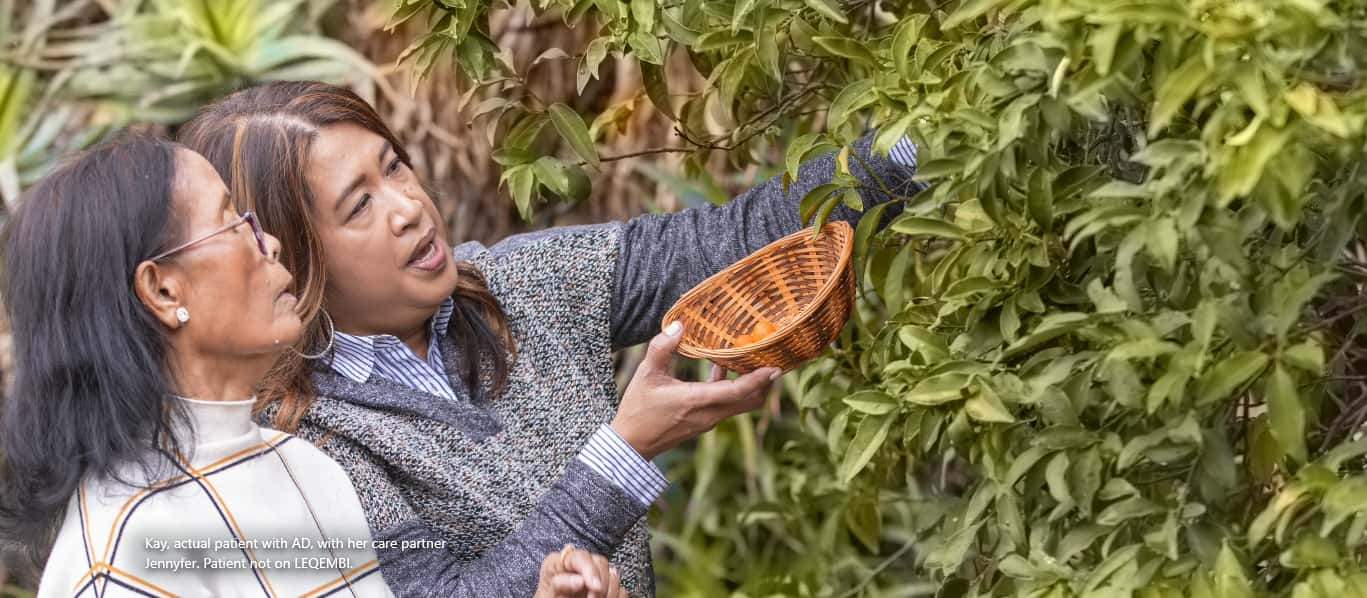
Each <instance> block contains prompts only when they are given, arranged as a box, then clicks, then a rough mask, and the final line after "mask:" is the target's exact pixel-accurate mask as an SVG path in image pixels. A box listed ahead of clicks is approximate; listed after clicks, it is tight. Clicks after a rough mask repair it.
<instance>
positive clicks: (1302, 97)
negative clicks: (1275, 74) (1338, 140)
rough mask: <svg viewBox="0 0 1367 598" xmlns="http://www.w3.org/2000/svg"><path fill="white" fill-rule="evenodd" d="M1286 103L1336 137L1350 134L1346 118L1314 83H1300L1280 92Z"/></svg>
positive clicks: (1331, 99)
mask: <svg viewBox="0 0 1367 598" xmlns="http://www.w3.org/2000/svg"><path fill="white" fill-rule="evenodd" d="M1282 99H1284V100H1286V104H1287V105H1288V106H1290V107H1291V109H1292V110H1295V111H1296V113H1297V114H1300V115H1301V118H1304V119H1305V120H1306V121H1307V122H1309V123H1310V124H1312V125H1314V126H1316V127H1319V128H1321V129H1323V130H1325V131H1328V132H1329V133H1331V134H1333V135H1336V136H1338V137H1348V136H1349V135H1351V134H1352V131H1351V130H1350V126H1349V124H1348V119H1347V118H1345V117H1344V116H1343V112H1341V111H1339V108H1338V105H1337V104H1335V103H1334V100H1333V98H1330V97H1329V96H1327V95H1325V94H1324V93H1323V92H1321V91H1320V90H1319V89H1318V88H1316V87H1315V86H1314V85H1311V84H1309V83H1301V84H1300V85H1297V86H1296V87H1295V88H1293V89H1289V90H1287V91H1286V92H1284V93H1283V94H1282Z"/></svg>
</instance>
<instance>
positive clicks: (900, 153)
mask: <svg viewBox="0 0 1367 598" xmlns="http://www.w3.org/2000/svg"><path fill="white" fill-rule="evenodd" d="M888 157H889V158H892V161H893V162H895V163H897V164H901V165H902V166H906V167H907V168H910V169H912V170H915V169H916V144H915V143H912V142H911V138H910V137H903V138H901V139H898V140H897V143H894V144H892V149H891V150H889V151H888Z"/></svg>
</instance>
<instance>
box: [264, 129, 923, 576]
mask: <svg viewBox="0 0 1367 598" xmlns="http://www.w3.org/2000/svg"><path fill="white" fill-rule="evenodd" d="M868 146H869V137H865V138H864V139H863V140H861V141H860V142H858V143H857V144H856V146H855V151H856V152H857V153H859V154H860V155H861V156H863V157H864V159H865V160H866V161H868V163H869V164H870V166H871V167H872V169H873V170H874V171H875V172H876V173H877V174H878V176H879V177H881V178H882V179H883V181H884V182H886V183H888V184H889V185H892V186H894V188H896V189H898V190H899V192H906V191H909V190H911V189H913V188H915V186H916V185H918V184H917V183H913V182H912V181H911V180H910V174H911V171H912V169H911V168H907V167H903V166H900V165H897V164H894V163H892V162H891V161H889V160H888V159H886V158H876V157H871V156H869V151H868ZM852 162H853V161H852ZM852 166H853V168H852V171H854V172H856V174H857V176H859V177H860V178H861V179H864V181H865V183H867V184H868V186H869V187H875V186H876V185H875V184H874V183H873V182H872V180H871V179H870V178H869V177H868V176H867V174H866V173H864V172H863V168H861V167H860V166H859V165H858V164H857V163H854V164H852ZM833 171H834V157H833V155H826V156H823V157H820V158H815V159H812V160H809V161H808V162H806V163H804V164H803V166H802V168H801V170H800V172H799V176H798V178H797V180H796V181H794V182H793V183H792V184H791V185H790V188H789V190H788V193H787V195H786V196H785V194H784V192H783V187H782V182H781V180H780V179H779V177H775V178H773V179H770V180H768V181H766V182H765V183H763V184H761V185H759V186H757V187H755V188H754V189H752V190H750V191H749V192H747V193H745V194H743V195H741V196H740V197H738V198H736V199H735V200H734V201H732V202H730V203H728V204H725V205H721V206H705V207H702V208H692V209H688V210H684V211H682V212H678V213H672V214H650V215H644V216H640V217H637V218H633V219H631V220H629V221H627V222H625V223H622V222H610V223H606V224H600V225H586V226H571V227H560V228H553V229H548V230H545V231H539V232H535V233H529V234H525V235H517V236H514V237H510V238H508V239H506V240H504V241H501V242H499V243H497V244H495V245H494V246H492V247H487V248H486V247H484V246H482V245H480V244H478V243H475V242H469V243H464V244H462V245H458V246H456V247H455V248H453V253H454V255H455V259H457V260H466V261H469V262H472V263H474V264H475V265H477V266H479V268H480V269H481V270H482V271H483V272H484V274H485V276H486V278H487V280H488V283H489V288H490V290H491V291H492V292H493V294H494V295H495V296H496V297H497V298H498V299H499V301H500V302H501V304H502V307H503V309H504V311H505V312H506V313H507V316H508V321H509V325H510V327H511V329H512V333H513V336H514V338H515V340H516V342H517V346H518V350H519V352H520V354H519V357H518V360H517V361H516V362H515V364H514V367H513V368H512V370H511V372H510V376H509V379H508V385H507V387H506V389H505V391H504V392H503V394H502V395H500V396H498V397H497V398H495V399H494V400H492V401H490V402H484V401H481V400H470V399H469V397H471V396H472V395H474V396H478V395H479V393H470V392H469V389H467V388H465V387H464V385H463V383H462V382H461V377H460V375H459V373H458V372H459V370H458V366H459V364H460V363H461V356H460V354H459V353H458V349H457V345H456V344H455V343H454V342H452V341H451V339H449V338H441V339H439V342H440V347H441V352H442V357H443V359H444V360H445V363H446V370H447V374H448V377H449V379H450V380H451V383H452V385H453V387H454V389H455V391H456V395H457V396H458V397H461V398H462V400H461V401H460V402H458V403H452V402H450V401H446V400H443V399H440V398H438V397H435V396H433V395H429V394H427V393H424V392H421V391H417V390H413V389H410V388H407V387H404V386H402V385H400V384H397V383H394V382H390V381H387V380H384V379H382V378H379V377H376V376H373V375H372V377H371V378H370V380H368V381H367V382H366V383H364V384H358V383H356V382H353V381H352V380H349V379H347V378H346V377H344V376H341V375H338V374H336V373H334V372H332V371H330V370H328V369H326V368H324V367H320V368H319V369H318V371H317V372H316V373H315V376H314V381H315V384H316V385H317V390H318V397H317V400H316V401H315V402H314V403H313V405H312V407H311V408H310V409H309V410H308V412H307V413H306V414H305V416H304V418H303V420H302V423H301V426H300V428H299V430H298V435H299V436H301V437H304V438H306V439H308V440H310V441H312V442H314V443H316V444H318V445H319V446H320V448H322V449H323V451H324V452H326V453H328V454H329V455H331V456H332V457H333V458H334V459H336V460H337V461H338V462H339V463H341V465H342V467H343V468H345V469H346V470H347V472H348V474H349V475H350V476H351V479H352V482H353V483H354V484H355V486H356V492H357V494H358V495H359V496H360V498H361V504H362V506H363V507H364V509H365V511H366V515H367V518H368V520H369V523H370V527H371V530H372V535H373V536H374V537H375V539H376V540H377V541H379V542H382V543H383V542H395V543H396V544H395V545H394V546H387V545H383V544H382V545H381V546H380V547H379V550H378V553H379V557H380V561H381V566H382V573H383V575H384V577H385V580H386V581H388V582H389V584H390V586H391V588H392V589H393V590H394V592H395V593H396V594H398V595H400V596H405V595H407V596H436V595H440V596H481V597H488V596H522V597H525V596H531V595H532V593H533V591H534V589H535V585H536V578H537V571H538V568H539V565H540V561H541V559H542V558H543V557H544V556H545V555H546V554H547V553H550V552H555V551H557V550H559V549H560V547H561V546H563V545H564V544H566V543H571V544H575V545H576V546H579V547H582V548H586V549H588V550H591V551H593V552H597V553H601V554H607V555H610V558H611V560H612V562H613V564H614V565H615V566H616V567H617V568H618V569H619V570H620V571H621V574H622V584H623V586H624V587H625V588H626V589H627V590H628V592H630V594H631V596H633V597H636V598H648V597H650V596H653V595H654V577H653V574H652V570H651V562H650V544H649V536H648V533H647V530H646V524H645V519H644V517H643V516H644V515H645V513H646V507H643V506H642V505H641V504H640V503H639V502H638V501H636V500H634V499H633V498H631V497H630V496H629V495H627V494H626V493H624V492H623V491H622V490H621V489H620V488H618V487H617V486H616V485H614V484H613V483H612V482H611V481H609V480H607V479H605V478H603V477H601V476H600V475H598V474H597V473H595V472H593V471H592V470H591V469H589V468H588V467H586V466H584V465H583V464H582V463H581V462H580V461H579V460H577V459H575V458H574V457H575V455H576V453H577V452H578V451H579V449H580V447H581V446H582V445H583V444H584V443H585V441H587V440H588V438H589V437H590V436H591V435H592V434H593V432H594V430H596V429H597V427H598V426H599V425H600V424H602V423H604V422H607V421H610V420H611V419H612V417H613V414H614V413H615V411H616V408H617V402H618V394H617V388H616V384H615V381H614V372H613V359H612V353H613V351H614V350H616V349H620V348H623V347H628V346H632V345H635V344H639V343H641V342H644V341H647V340H649V339H650V338H651V337H652V336H654V335H655V334H656V332H657V331H658V330H659V329H660V319H661V318H662V317H663V316H664V312H665V311H666V310H668V309H669V307H670V306H671V305H673V303H674V301H675V300H676V299H677V298H678V297H679V296H680V295H682V294H683V293H684V292H685V291H687V290H688V289H690V288H692V287H693V286H694V285H695V284H697V283H698V282H701V281H702V280H703V279H704V278H706V277H707V276H710V275H711V274H714V273H716V272H717V271H718V270H720V269H722V268H724V267H726V266H727V265H729V264H731V263H733V262H735V261H736V260H739V259H740V258H742V257H744V256H746V255H748V254H749V253H751V252H753V251H755V250H757V249H759V248H760V247H763V246H764V245H766V244H768V243H770V242H772V241H774V240H775V239H778V238H780V237H782V236H784V235H787V234H789V233H792V232H794V231H796V230H798V229H799V228H800V226H801V225H800V223H799V221H798V215H797V202H798V200H799V199H801V198H802V196H803V195H804V194H805V193H806V192H807V191H808V190H810V189H812V188H813V187H815V186H816V185H818V184H821V183H823V182H827V181H829V180H830V178H831V175H832V173H833ZM886 200H887V197H886V196H885V195H883V194H882V193H880V192H876V191H870V192H866V193H865V194H864V204H865V207H869V206H872V205H874V204H876V203H878V202H882V201H886ZM897 208H898V206H889V209H888V210H886V211H885V217H884V218H885V220H884V222H886V219H889V218H891V217H892V216H893V215H895V213H896V212H897V211H898V209H897ZM858 217H859V213H857V212H854V211H853V210H850V209H849V208H847V207H845V206H843V205H842V206H840V207H839V208H837V209H836V210H835V211H834V212H833V214H832V218H833V219H842V220H846V221H849V222H855V221H856V220H857V219H858ZM483 384H486V385H487V384H489V379H488V377H487V376H486V378H485V379H484V381H483ZM271 415H273V410H267V411H266V412H265V413H264V414H263V417H270V416H271ZM403 542H410V543H413V545H411V546H410V547H405V546H404V545H403ZM438 542H439V543H441V545H439V546H435V547H434V546H433V543H438Z"/></svg>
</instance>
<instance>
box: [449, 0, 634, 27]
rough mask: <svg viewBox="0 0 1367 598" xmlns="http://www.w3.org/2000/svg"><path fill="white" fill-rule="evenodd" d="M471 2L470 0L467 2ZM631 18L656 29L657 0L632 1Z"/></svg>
mask: <svg viewBox="0 0 1367 598" xmlns="http://www.w3.org/2000/svg"><path fill="white" fill-rule="evenodd" d="M466 1H467V2H469V1H470V0H466ZM631 17H632V18H633V19H635V20H636V23H637V24H638V25H640V31H642V32H644V33H650V32H651V31H653V30H654V29H655V0H631Z"/></svg>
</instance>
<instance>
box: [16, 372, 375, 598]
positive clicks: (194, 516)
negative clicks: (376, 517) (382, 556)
mask: <svg viewBox="0 0 1367 598" xmlns="http://www.w3.org/2000/svg"><path fill="white" fill-rule="evenodd" d="M178 400H180V401H181V402H182V403H183V404H184V405H185V406H186V407H187V410H188V412H189V415H190V422H191V424H192V426H193V438H194V441H193V442H194V443H193V444H191V443H190V442H188V441H187V442H183V443H182V446H183V447H186V448H187V450H190V455H188V456H186V455H177V458H176V459H175V460H174V461H173V460H171V459H170V458H169V456H168V458H166V459H163V461H162V462H163V464H164V465H165V466H166V467H165V471H163V472H161V474H159V475H158V476H157V477H156V478H154V479H151V480H146V479H144V477H143V474H142V473H141V472H139V471H136V470H133V469H131V468H130V469H128V470H127V471H125V472H122V475H121V477H123V478H124V479H130V476H131V478H132V479H137V480H139V481H141V482H143V483H139V484H137V485H136V486H128V485H125V484H123V483H119V482H115V481H112V480H97V479H93V478H92V477H90V476H87V478H86V479H84V480H82V482H81V484H80V486H79V487H78V489H77V491H76V492H75V494H74V495H73V496H72V497H71V502H70V504H69V505H68V507H67V509H66V516H65V517H66V518H65V521H64V523H63V524H62V528H61V531H60V532H59V533H58V536H57V541H56V544H55V545H54V547H53V550H52V554H51V556H50V557H49V558H48V562H47V566H46V568H45V570H44V572H43V578H42V582H41V583H40V585H39V588H38V595H39V596H44V597H45V596H92V597H101V598H103V597H107V596H315V597H316V596H353V595H355V596H389V595H391V594H390V591H389V589H388V587H386V585H385V581H384V579H383V577H382V576H381V574H380V572H379V566H378V561H377V557H376V555H375V551H374V548H373V544H372V542H371V536H370V532H369V528H368V526H367V524H366V520H365V515H364V514H363V513H362V512H361V504H360V501H359V500H358V499H357V497H356V493H355V492H354V490H353V489H352V484H351V480H350V479H348V478H347V476H346V473H345V472H344V471H343V470H342V468H341V467H339V466H338V465H337V463H336V462H335V461H333V460H332V459H329V458H328V457H327V456H326V455H324V454H323V453H322V452H321V451H319V450H318V449H317V448H315V447H314V446H313V445H311V444H309V443H308V442H305V441H302V440H299V439H297V438H295V437H293V436H290V435H289V434H285V433H283V432H277V431H275V430H270V429H265V428H261V427H258V426H257V425H256V424H255V423H253V422H252V418H251V410H252V405H253V403H254V402H255V401H254V400H246V401H226V402H211V401H195V400H190V399H183V398H182V399H178ZM176 428H177V429H176V432H175V433H176V434H177V437H178V438H181V439H187V440H188V439H189V438H191V435H190V434H189V433H187V432H188V430H186V429H185V428H184V427H182V426H181V425H179V424H178V425H177V427H176ZM149 449H150V447H149ZM160 454H162V455H165V454H166V453H160ZM310 507H312V509H310ZM310 511H311V512H312V513H311V512H310ZM315 515H316V517H317V519H316V520H315V518H314V516H315Z"/></svg>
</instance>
